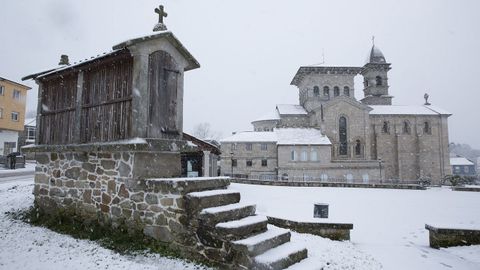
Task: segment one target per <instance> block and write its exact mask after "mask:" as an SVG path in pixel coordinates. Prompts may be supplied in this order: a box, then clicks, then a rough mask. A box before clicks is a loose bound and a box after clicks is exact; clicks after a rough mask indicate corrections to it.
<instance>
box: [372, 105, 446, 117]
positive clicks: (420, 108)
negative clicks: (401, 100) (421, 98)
mask: <svg viewBox="0 0 480 270" xmlns="http://www.w3.org/2000/svg"><path fill="white" fill-rule="evenodd" d="M369 107H371V108H372V109H373V110H372V111H370V115H439V114H442V115H443V114H445V115H451V114H450V113H449V112H447V111H445V110H443V109H440V108H437V107H435V106H431V105H369Z"/></svg>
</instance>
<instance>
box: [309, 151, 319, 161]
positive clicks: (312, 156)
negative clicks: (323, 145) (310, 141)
mask: <svg viewBox="0 0 480 270" xmlns="http://www.w3.org/2000/svg"><path fill="white" fill-rule="evenodd" d="M310 160H311V161H317V160H318V155H317V150H312V152H310Z"/></svg>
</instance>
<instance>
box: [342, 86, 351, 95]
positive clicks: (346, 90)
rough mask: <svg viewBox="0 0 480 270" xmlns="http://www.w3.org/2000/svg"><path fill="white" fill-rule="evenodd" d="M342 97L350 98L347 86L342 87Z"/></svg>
mask: <svg viewBox="0 0 480 270" xmlns="http://www.w3.org/2000/svg"><path fill="white" fill-rule="evenodd" d="M343 95H344V96H347V97H349V96H350V88H349V87H348V86H345V87H343Z"/></svg>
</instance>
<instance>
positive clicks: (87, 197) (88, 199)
mask: <svg viewBox="0 0 480 270" xmlns="http://www.w3.org/2000/svg"><path fill="white" fill-rule="evenodd" d="M83 202H85V203H92V190H91V189H86V190H84V191H83Z"/></svg>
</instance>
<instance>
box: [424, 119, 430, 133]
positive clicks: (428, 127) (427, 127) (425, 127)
mask: <svg viewBox="0 0 480 270" xmlns="http://www.w3.org/2000/svg"><path fill="white" fill-rule="evenodd" d="M423 133H425V134H431V133H432V127H431V126H430V122H428V121H425V123H423Z"/></svg>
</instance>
